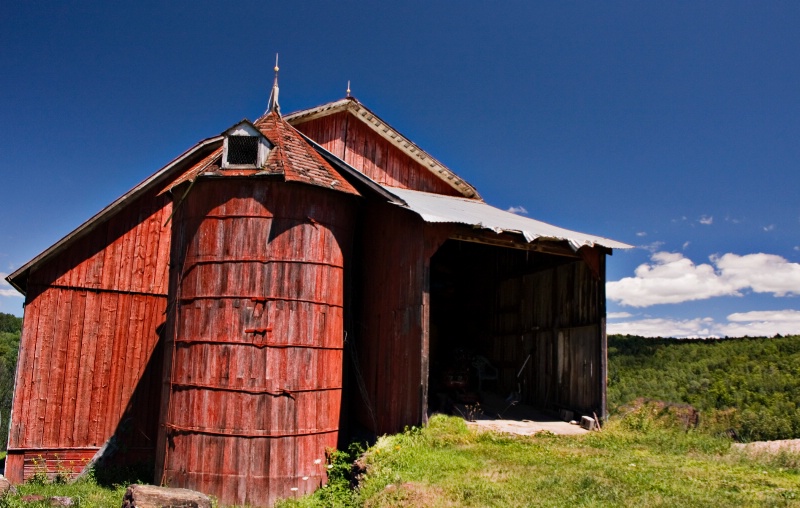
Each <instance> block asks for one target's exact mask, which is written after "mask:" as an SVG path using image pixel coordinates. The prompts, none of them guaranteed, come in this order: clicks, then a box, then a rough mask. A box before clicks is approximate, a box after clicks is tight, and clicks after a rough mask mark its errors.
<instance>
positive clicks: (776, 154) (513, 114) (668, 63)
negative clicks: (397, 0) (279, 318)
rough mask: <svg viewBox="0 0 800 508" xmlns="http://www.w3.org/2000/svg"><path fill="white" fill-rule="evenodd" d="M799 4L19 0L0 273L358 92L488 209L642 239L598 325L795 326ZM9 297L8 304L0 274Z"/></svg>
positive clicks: (799, 302) (619, 272)
mask: <svg viewBox="0 0 800 508" xmlns="http://www.w3.org/2000/svg"><path fill="white" fill-rule="evenodd" d="M798 26H800V3H797V2H736V1H726V2H693V1H692V2H662V3H656V2H639V1H630V2H614V1H611V2H541V3H536V2H498V3H492V4H484V3H477V2H474V3H473V2H458V3H452V2H439V3H434V2H407V3H404V4H402V5H396V4H391V5H387V4H383V3H378V2H369V3H367V2H364V3H358V2H304V3H302V4H300V3H287V5H268V4H267V3H265V2H237V3H235V4H233V3H228V2H205V1H195V2H136V3H130V4H128V5H120V4H117V3H115V2H80V3H66V2H14V3H10V4H9V5H5V6H4V7H3V9H2V11H0V48H2V49H0V68H2V69H3V72H2V73H0V97H2V100H0V134H1V135H0V150H1V151H2V153H3V157H2V158H0V175H2V184H1V185H2V187H0V188H1V189H2V194H1V195H0V196H1V197H0V200H1V201H0V202H1V203H2V204H3V206H2V214H3V215H2V219H0V273H2V274H3V275H2V276H3V277H5V275H7V274H8V273H11V272H12V271H14V270H15V269H16V268H18V267H20V266H21V265H22V264H24V263H25V262H27V261H28V260H30V259H31V258H33V257H34V256H35V255H36V254H38V253H39V252H41V251H42V250H44V249H46V248H47V247H48V246H49V245H51V244H53V243H54V242H56V241H57V240H58V239H59V238H61V237H62V236H63V235H65V234H67V233H68V232H70V231H71V230H72V229H74V228H75V227H77V226H78V225H79V224H81V223H82V222H83V221H84V220H86V219H87V218H88V217H90V216H91V215H93V214H94V213H96V212H97V211H98V210H100V209H101V208H102V207H104V206H105V205H106V204H108V203H109V202H111V201H112V200H113V199H115V198H116V197H118V196H119V195H121V194H122V193H124V192H125V191H127V190H128V189H129V188H131V187H132V186H133V185H135V184H136V183H138V182H139V181H141V180H142V179H144V178H145V177H146V176H148V175H149V174H151V173H153V172H154V171H156V170H157V169H159V168H160V167H162V166H163V165H164V164H166V163H167V162H168V161H170V160H171V159H172V158H174V157H175V156H177V155H178V154H180V153H181V152H182V151H183V150H185V149H186V148H188V147H190V146H192V145H193V144H194V143H196V142H197V141H199V140H201V139H203V138H206V137H209V136H213V135H216V134H218V133H220V132H222V131H223V130H225V129H226V128H227V127H229V126H231V125H232V124H234V123H236V122H237V121H239V120H240V119H242V118H249V119H254V118H256V117H258V116H259V115H260V114H261V113H262V112H263V111H264V109H265V107H266V104H267V98H268V95H269V89H270V86H271V83H272V76H273V73H272V67H273V65H274V55H275V53H276V52H278V53H280V67H281V74H280V83H281V106H282V110H283V111H284V112H289V111H293V110H297V109H302V108H306V107H311V106H315V105H318V104H321V103H324V102H328V101H332V100H336V99H339V98H341V97H343V96H344V93H345V89H346V86H347V81H348V80H350V81H351V88H352V90H353V95H355V96H356V97H357V98H358V99H359V100H361V101H362V102H363V103H364V104H366V105H367V106H368V107H369V108H371V109H373V110H374V111H375V112H376V113H378V114H379V115H380V116H382V117H383V118H384V119H385V120H387V121H388V122H389V123H391V124H392V125H393V126H394V127H395V128H397V129H398V130H400V131H401V132H403V133H404V134H405V135H407V136H408V137H409V138H410V139H412V140H413V141H414V142H415V143H417V144H418V145H420V146H421V147H423V148H424V149H425V150H427V151H428V152H430V153H431V154H433V155H434V156H435V157H436V158H437V159H439V160H440V161H442V162H443V163H444V164H446V165H447V166H448V167H450V168H451V169H452V170H454V171H455V172H457V173H458V174H459V175H461V176H462V177H464V178H465V179H467V180H468V181H469V182H470V183H472V184H474V185H475V186H477V188H478V189H479V191H480V192H481V194H482V195H483V197H484V198H485V199H486V201H488V202H489V203H491V204H493V205H495V206H498V207H501V208H504V209H508V208H511V207H517V208H519V207H521V208H522V209H524V210H525V212H524V213H526V214H527V215H528V216H529V217H533V218H536V219H539V220H543V221H546V222H550V223H553V224H556V225H558V226H562V227H566V228H570V229H575V230H579V231H585V232H589V233H593V234H599V235H603V236H607V237H610V238H614V239H616V240H620V241H624V242H627V243H630V244H633V245H636V248H635V249H632V250H629V251H616V252H614V255H613V256H612V257H610V258H609V264H608V280H609V284H608V286H607V292H608V297H609V332H611V333H615V332H621V333H640V334H643V335H665V336H701V337H702V336H710V335H715V336H726V335H728V336H735V335H744V334H748V335H760V334H766V335H773V334H775V333H782V334H785V333H799V332H800V200H799V199H798V189H800V171H798V163H799V162H800V92H798V91H800V66H798V65H797V55H798V54H800V30H798V29H797V27H798ZM0 311H2V312H11V313H14V314H17V315H20V314H21V313H22V298H21V297H19V296H16V294H15V292H14V291H13V289H12V288H10V287H9V286H8V285H7V284H5V281H3V282H0Z"/></svg>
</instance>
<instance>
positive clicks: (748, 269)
mask: <svg viewBox="0 0 800 508" xmlns="http://www.w3.org/2000/svg"><path fill="white" fill-rule="evenodd" d="M711 261H712V262H714V263H715V264H716V265H717V268H718V269H719V270H720V271H721V274H722V278H724V279H726V280H728V281H730V283H732V284H734V285H735V286H737V287H738V288H740V289H745V288H750V289H752V290H753V291H755V292H756V293H774V294H775V296H791V295H800V263H790V262H789V261H787V260H786V259H784V258H783V257H781V256H777V255H775V254H763V253H759V254H748V255H746V256H739V255H736V254H725V255H724V256H722V257H719V258H717V257H715V256H712V257H711Z"/></svg>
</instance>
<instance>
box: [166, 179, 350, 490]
mask: <svg viewBox="0 0 800 508" xmlns="http://www.w3.org/2000/svg"><path fill="white" fill-rule="evenodd" d="M179 206H180V207H181V208H182V209H181V210H179V213H178V214H176V220H177V221H179V224H176V225H175V226H173V228H174V231H175V233H174V236H173V242H174V245H173V252H174V253H177V255H174V256H173V261H174V262H175V264H176V266H173V267H171V270H172V271H173V285H174V287H176V291H175V295H176V301H175V302H173V305H174V310H173V311H172V312H174V317H173V319H174V344H173V345H172V347H173V349H172V360H171V364H172V365H171V367H170V368H169V369H168V370H171V375H170V374H169V373H168V374H167V376H169V377H168V382H169V406H168V410H167V416H166V419H165V429H164V431H165V432H166V455H165V457H164V469H163V472H164V476H163V478H164V480H165V481H166V483H167V484H168V485H170V486H176V487H177V486H179V487H186V488H191V489H196V490H199V491H202V492H207V493H211V494H213V495H215V496H217V497H218V498H219V500H220V502H221V503H223V504H249V505H252V506H269V505H271V504H272V503H273V502H274V501H275V500H276V499H278V498H282V497H290V496H293V495H299V494H304V493H307V492H311V491H313V490H314V489H315V488H317V487H319V485H320V484H321V483H322V482H323V481H324V480H325V471H326V469H325V451H326V448H332V447H335V446H336V442H337V438H338V425H339V412H340V406H341V390H342V352H343V335H344V321H343V312H344V284H345V276H344V263H345V258H346V257H347V256H348V251H349V245H350V242H351V236H352V230H353V202H352V198H351V197H350V196H348V195H345V194H342V193H339V192H334V191H329V190H326V189H322V188H318V187H314V186H310V185H302V184H292V183H286V182H282V181H277V180H274V179H268V178H258V177H251V178H235V177H229V178H218V179H201V180H198V181H197V182H196V183H195V184H194V185H193V188H192V189H191V191H190V192H189V193H188V195H187V197H186V199H185V201H184V202H183V203H181V204H180V205H179Z"/></svg>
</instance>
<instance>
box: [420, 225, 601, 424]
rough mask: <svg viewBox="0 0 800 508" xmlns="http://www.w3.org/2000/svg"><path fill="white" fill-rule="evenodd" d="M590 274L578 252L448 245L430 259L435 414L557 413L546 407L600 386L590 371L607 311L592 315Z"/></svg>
mask: <svg viewBox="0 0 800 508" xmlns="http://www.w3.org/2000/svg"><path fill="white" fill-rule="evenodd" d="M584 271H585V270H584V263H583V261H581V260H580V258H579V257H578V256H577V255H575V256H568V255H554V254H546V253H541V252H534V251H530V250H522V249H513V248H507V247H502V246H494V245H487V244H482V243H475V242H467V241H458V240H448V241H447V242H445V243H444V244H443V245H442V247H441V248H440V249H439V250H438V251H437V252H436V254H435V255H434V256H433V257H432V258H431V264H430V342H429V345H430V346H429V347H430V368H429V377H428V382H429V391H428V394H429V397H428V409H429V412H444V413H450V414H455V415H459V414H460V415H461V416H464V417H466V418H467V419H472V418H473V417H477V416H479V415H481V414H487V415H489V416H491V417H492V418H497V417H500V418H508V419H519V420H522V419H531V418H540V419H541V418H551V419H552V413H549V414H548V416H546V415H545V414H543V413H541V410H549V411H558V410H559V409H563V408H568V407H570V406H575V404H574V401H576V400H578V399H577V398H576V396H582V394H583V393H584V392H586V393H587V394H588V392H587V390H589V391H591V390H595V386H594V385H596V384H597V383H596V381H595V380H594V379H589V377H590V376H587V375H584V373H588V372H589V370H590V369H594V370H595V371H596V366H594V364H595V363H596V362H595V358H596V356H597V355H596V354H595V352H599V342H598V341H597V336H598V333H597V330H599V328H598V325H597V323H598V322H599V314H598V313H597V312H584V310H585V309H590V308H594V307H596V306H595V305H594V304H591V302H589V303H588V304H587V302H588V300H587V298H586V296H584V290H583V282H584V281H585V279H586V277H585V276H584V275H583V272H584ZM574 288H580V290H579V291H575V290H574ZM587 289H590V290H588V291H585V294H586V295H590V294H594V293H596V291H595V290H593V289H591V288H587ZM584 300H586V302H585V301H584ZM589 300H591V301H592V302H596V297H595V296H593V297H591V298H589ZM582 320H583V321H586V323H587V324H589V322H591V324H590V326H588V327H587V326H586V325H585V324H584V323H583V322H581V321H582ZM576 325H577V326H576ZM587 358H588V359H589V360H591V361H587ZM587 366H588V367H587ZM591 377H592V378H594V377H596V372H595V373H594V374H593V375H592V376H591ZM584 384H586V385H587V386H588V388H587V387H584V386H583V385H584Z"/></svg>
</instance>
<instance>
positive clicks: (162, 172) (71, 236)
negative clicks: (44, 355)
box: [6, 135, 223, 295]
mask: <svg viewBox="0 0 800 508" xmlns="http://www.w3.org/2000/svg"><path fill="white" fill-rule="evenodd" d="M222 138H223V136H221V135H220V136H214V137H212V138H207V139H204V140H203V141H200V142H199V143H197V144H196V145H194V146H193V147H191V148H189V149H188V150H186V151H184V152H183V153H182V154H180V155H179V156H178V157H176V158H174V159H173V160H172V161H171V162H170V163H169V164H167V165H166V166H164V167H162V168H161V169H159V170H158V171H156V172H155V173H153V174H152V175H150V176H149V177H147V178H145V179H144V180H142V181H141V182H140V183H139V184H138V185H136V186H135V187H134V188H132V189H131V190H129V191H128V192H126V193H125V194H123V195H122V196H120V197H119V198H117V199H115V200H114V201H113V202H111V204H109V205H108V206H106V207H105V208H103V209H102V210H100V211H99V212H97V213H96V214H94V215H93V216H92V217H90V218H89V219H87V220H86V221H85V222H84V223H83V224H81V225H80V226H78V227H77V228H75V229H74V230H72V231H71V232H69V233H67V234H66V235H65V236H64V237H62V238H61V239H60V240H59V241H57V242H56V243H54V244H53V245H51V246H50V247H48V248H47V249H45V250H44V251H42V252H41V253H39V254H38V255H37V256H36V257H34V258H33V259H31V260H30V261H28V262H27V263H25V264H24V265H22V266H21V267H19V268H17V269H16V270H15V271H14V272H13V273H11V274H10V275H8V276H7V277H6V280H7V281H8V283H9V284H11V285H12V286H13V287H14V289H16V290H17V291H19V292H20V293H22V294H23V295H24V294H26V292H25V290H24V289H23V287H22V286H20V285H19V284H17V280H18V279H19V278H20V277H22V276H23V275H24V274H25V273H26V272H27V271H29V270H30V269H31V268H33V267H34V266H36V265H37V264H39V263H41V262H43V261H44V260H46V259H47V258H49V257H50V256H52V255H54V254H56V253H57V252H60V251H61V250H62V249H64V248H65V247H66V246H67V245H68V244H69V243H71V242H72V241H73V240H75V239H77V238H80V237H82V236H83V235H85V234H87V233H89V232H91V231H92V230H93V229H94V228H95V227H97V225H98V224H99V223H100V222H102V220H104V219H108V218H111V217H113V216H114V215H115V214H116V212H117V211H119V209H120V208H121V205H123V204H125V203H126V202H128V201H130V200H132V199H134V198H136V197H138V196H139V194H141V193H142V192H144V191H146V190H147V189H149V188H150V187H151V186H153V185H156V184H157V183H158V182H159V181H160V180H162V179H163V178H164V177H166V176H167V175H168V174H169V173H170V172H171V170H173V169H175V168H176V167H178V166H179V165H180V163H181V162H183V161H184V160H186V159H187V158H188V157H190V156H191V155H193V154H194V153H196V152H198V151H199V150H201V149H203V148H207V147H209V146H212V145H214V144H215V143H219V142H222Z"/></svg>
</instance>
